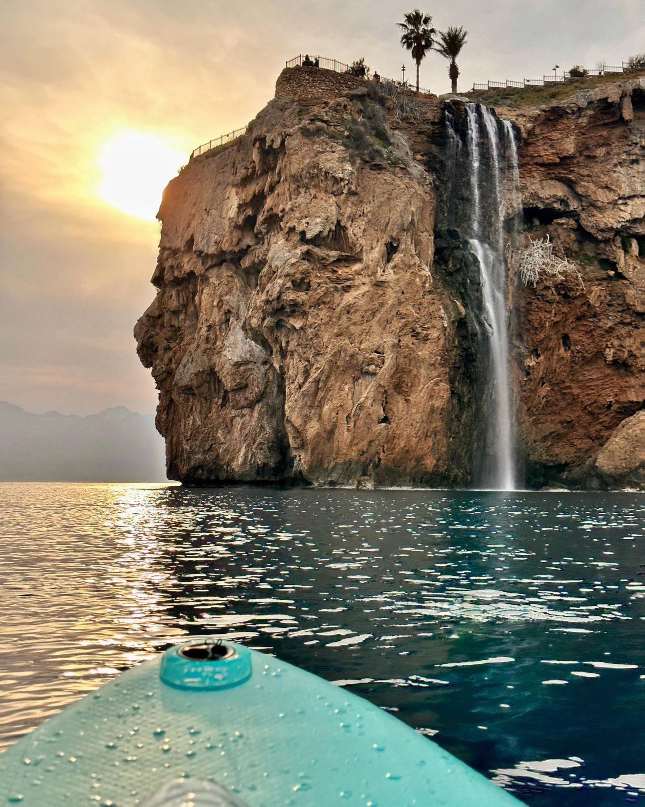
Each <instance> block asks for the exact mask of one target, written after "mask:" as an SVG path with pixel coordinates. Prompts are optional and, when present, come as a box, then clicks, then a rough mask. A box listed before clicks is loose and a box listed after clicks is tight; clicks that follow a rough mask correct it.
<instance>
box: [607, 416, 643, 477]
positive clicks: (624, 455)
mask: <svg viewBox="0 0 645 807" xmlns="http://www.w3.org/2000/svg"><path fill="white" fill-rule="evenodd" d="M596 469H597V471H598V473H599V474H600V475H601V476H602V477H603V478H604V479H605V480H606V481H607V483H608V484H610V485H612V486H617V487H628V486H633V487H640V488H642V487H643V486H644V484H645V412H638V414H636V415H632V417H630V418H625V420H623V422H622V423H621V424H620V426H618V427H617V428H616V430H615V431H614V432H613V434H612V435H611V437H610V438H609V440H607V442H606V443H605V445H604V446H603V447H602V448H601V449H600V451H599V452H598V456H597V457H596Z"/></svg>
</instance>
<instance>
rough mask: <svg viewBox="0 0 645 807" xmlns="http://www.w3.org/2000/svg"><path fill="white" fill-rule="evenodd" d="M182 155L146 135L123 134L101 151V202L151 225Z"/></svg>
mask: <svg viewBox="0 0 645 807" xmlns="http://www.w3.org/2000/svg"><path fill="white" fill-rule="evenodd" d="M184 162H185V155H184V154H183V153H182V152H181V151H179V150H177V149H175V148H173V147H172V145H170V144H169V143H167V142H165V141H164V140H162V139H161V138H160V137H157V136H155V135H152V134H148V133H146V132H134V131H123V132H118V133H117V134H115V135H114V136H113V137H111V138H110V139H109V140H108V141H107V142H106V143H105V144H104V145H103V147H102V148H101V151H100V153H99V155H98V164H99V167H100V169H101V182H100V185H99V188H98V192H99V195H100V197H101V199H103V200H104V201H106V202H107V203H108V204H111V205H113V206H114V207H116V208H117V209H118V210H121V211H122V212H123V213H128V214H130V215H131V216H137V217H139V218H142V219H148V220H149V221H153V220H154V219H155V216H156V213H157V208H158V207H159V200H160V199H161V194H162V192H163V189H164V187H165V186H166V184H167V183H168V180H169V179H171V178H172V177H173V176H174V175H175V173H176V172H177V169H178V168H180V167H181V165H182V164H183V163H184Z"/></svg>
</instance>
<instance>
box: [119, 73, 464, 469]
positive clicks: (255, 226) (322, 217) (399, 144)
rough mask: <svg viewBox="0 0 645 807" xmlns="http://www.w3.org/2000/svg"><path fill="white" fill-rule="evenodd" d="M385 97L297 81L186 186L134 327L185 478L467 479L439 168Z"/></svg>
mask: <svg viewBox="0 0 645 807" xmlns="http://www.w3.org/2000/svg"><path fill="white" fill-rule="evenodd" d="M356 96H357V97H356ZM381 115H382V112H381V111H380V107H379V106H378V104H375V103H374V102H373V101H371V100H370V99H369V98H367V97H366V93H365V92H363V93H352V91H351V89H350V91H349V92H347V93H346V94H344V95H342V94H341V95H340V97H333V98H331V99H327V100H319V101H317V102H316V103H315V104H314V105H313V106H312V105H311V104H310V105H309V106H308V107H307V105H306V104H303V103H302V102H301V101H299V100H297V99H292V98H278V99H276V100H274V101H272V102H271V103H270V104H269V105H268V107H267V108H266V109H265V110H264V111H263V112H262V113H261V114H260V115H259V116H258V117H257V119H256V120H255V121H254V122H253V124H252V126H251V127H250V131H249V132H248V133H247V134H246V135H245V136H244V137H242V138H241V139H240V140H238V141H237V142H236V143H235V144H234V145H232V146H230V147H228V148H225V149H222V150H220V151H215V152H210V153H208V154H207V155H205V156H204V157H200V158H197V159H194V160H192V161H191V162H190V163H189V165H188V166H187V167H186V168H185V169H184V170H183V171H182V172H181V174H180V175H179V176H178V177H177V178H176V179H174V180H173V181H172V182H171V183H170V185H169V186H168V188H167V190H166V192H165V195H164V199H163V203H162V206H161V210H160V213H159V215H160V218H161V220H162V222H163V230H162V238H161V246H160V252H159V261H158V266H157V270H156V272H155V276H154V278H153V280H154V282H155V284H156V285H157V286H158V288H159V291H158V294H157V297H156V299H155V301H154V302H153V304H152V305H151V306H150V308H149V309H148V311H147V312H146V313H145V314H144V315H143V317H142V318H141V320H140V321H139V323H138V324H137V326H136V331H135V333H136V338H137V340H138V343H139V348H138V349H139V355H140V357H141V359H142V361H143V363H144V364H145V365H146V366H149V367H152V371H153V375H154V377H155V380H156V382H157V385H158V387H159V391H160V402H159V409H158V414H157V424H158V428H159V430H160V431H161V433H162V434H164V435H165V437H166V440H167V452H168V470H169V475H170V477H171V478H175V479H181V480H183V481H186V482H193V483H199V482H206V481H224V480H235V481H243V480H284V479H294V480H306V481H309V482H313V483H327V484H357V483H364V484H374V483H376V484H384V483H389V482H393V483H394V482H426V483H434V484H437V483H438V482H440V481H442V480H445V479H452V480H454V481H457V480H458V479H459V469H452V468H451V464H450V461H449V460H450V446H449V444H450V440H451V431H450V429H451V426H452V419H451V387H450V379H449V372H450V361H449V357H448V356H449V352H450V345H449V339H450V322H449V320H450V317H451V314H450V313H446V308H450V300H449V297H448V295H447V294H446V292H445V291H444V289H443V287H442V286H441V284H440V283H438V282H437V279H436V278H435V277H434V276H433V273H432V262H433V254H434V237H433V232H434V212H435V211H434V196H433V193H432V187H431V180H430V177H429V176H428V174H427V173H426V172H425V171H424V170H423V169H422V168H421V167H420V166H419V165H418V164H417V163H415V162H414V161H413V160H412V159H411V157H410V155H409V153H408V150H407V146H406V144H405V142H404V141H403V140H402V138H400V137H399V138H396V137H395V136H394V134H393V133H392V132H391V131H390V130H389V129H388V128H387V125H386V123H385V119H384V118H383V119H381ZM372 118H373V120H372ZM357 121H363V123H356V122H357ZM348 127H350V131H348ZM379 138H380V146H379ZM374 144H376V145H377V146H378V148H376V147H375V146H374ZM462 472H463V469H462Z"/></svg>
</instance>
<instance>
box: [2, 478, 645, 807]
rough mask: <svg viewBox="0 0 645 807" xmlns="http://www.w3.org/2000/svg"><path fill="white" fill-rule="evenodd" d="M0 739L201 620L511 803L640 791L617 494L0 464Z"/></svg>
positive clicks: (629, 536) (623, 527)
mask: <svg viewBox="0 0 645 807" xmlns="http://www.w3.org/2000/svg"><path fill="white" fill-rule="evenodd" d="M0 496H1V500H0V501H1V508H0V535H1V536H2V543H1V544H0V580H1V582H2V588H1V589H0V672H1V675H2V678H1V685H0V745H1V746H6V745H7V744H9V743H11V742H12V741H13V740H15V739H16V738H18V737H19V736H21V735H22V734H24V733H25V732H27V731H29V730H30V729H31V728H33V727H34V726H36V725H37V724H38V723H40V722H41V721H42V720H43V719H44V718H46V717H48V716H49V715H52V714H54V713H55V712H57V711H59V710H60V709H61V708H62V707H63V706H65V705H66V704H67V703H70V702H71V701H73V700H75V699H76V698H78V697H79V696H81V695H83V694H84V693H86V692H88V691H90V690H92V689H95V688H96V687H98V686H100V685H101V684H102V683H104V682H105V681H106V680H107V679H109V678H111V677H112V676H114V675H116V674H117V673H118V672H119V671H120V670H123V669H126V668H127V667H130V666H131V665H133V664H135V663H136V662H138V661H141V660H143V659H145V658H147V657H148V656H149V655H150V654H151V653H153V652H155V650H156V649H157V648H159V647H161V646H163V645H164V644H165V643H167V642H168V641H172V640H174V639H175V638H177V637H179V636H182V635H185V634H200V633H222V634H225V635H226V636H228V637H229V638H231V639H235V640H238V641H242V642H245V643H247V644H249V645H251V646H253V647H255V648H257V649H260V650H266V651H269V652H272V653H276V654H278V655H279V656H280V657H281V658H283V659H284V660H286V661H290V662H292V663H294V664H297V665H299V666H301V667H304V668H306V669H308V670H310V671H311V672H314V673H317V674H318V675H321V676H323V677H324V678H327V679H328V680H330V681H335V682H336V683H338V684H339V685H340V686H345V687H347V688H349V689H351V690H352V691H354V692H356V693H357V694H359V695H362V696H364V697H366V698H368V699H369V700H371V701H373V702H374V703H377V704H379V705H380V706H382V707H383V708H385V709H388V710H390V711H392V712H395V713H396V714H397V715H398V716H399V717H400V718H401V719H403V720H405V721H406V722H407V723H409V724H410V725H412V726H414V727H415V728H416V729H418V730H419V731H421V732H423V733H424V734H426V735H428V736H432V737H433V738H434V740H435V741H436V742H438V743H440V744H441V745H442V746H444V747H445V748H447V749H448V750H449V751H451V752H452V753H453V754H456V755H457V756H458V757H460V758H461V759H463V760H465V761H466V762H467V763H469V764H470V765H472V766H474V767H475V768H477V769H479V770H480V771H482V772H483V773H485V774H486V775H487V776H489V777H490V778H492V779H494V780H495V781H496V782H498V783H499V784H501V785H503V786H504V787H506V788H508V789H509V790H512V791H513V792H514V793H516V794H517V795H518V796H519V797H520V798H522V799H524V800H525V801H526V802H527V803H528V804H530V805H561V806H563V805H575V806H576V807H577V805H618V804H630V803H632V804H633V803H636V802H637V801H639V799H645V738H644V734H643V722H644V721H643V714H644V710H643V706H644V699H643V687H644V685H645V649H644V646H643V619H644V617H645V612H644V609H643V603H644V598H645V565H644V564H643V560H644V557H643V551H642V538H643V532H642V524H643V513H644V511H645V499H644V498H643V497H642V496H640V495H638V494H599V493H594V494H580V495H578V494H562V495H560V494H544V495H541V494H521V493H513V494H492V493H446V492H428V491H379V492H364V491H360V492H356V491H316V490H267V489H254V488H234V489H232V488H227V489H221V490H198V491H191V490H183V489H180V488H177V487H169V486H152V485H64V484H2V485H0Z"/></svg>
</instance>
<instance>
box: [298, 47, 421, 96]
mask: <svg viewBox="0 0 645 807" xmlns="http://www.w3.org/2000/svg"><path fill="white" fill-rule="evenodd" d="M307 55H308V54H305V56H303V55H302V53H299V54H298V55H297V56H294V57H293V59H288V60H287V62H286V64H285V66H286V67H312V68H316V67H319V68H321V69H323V70H333V71H334V72H335V73H352V65H349V64H346V63H345V62H339V61H338V59H329V58H328V57H326V56H318V55H313V56H312V55H309V61H310V62H311V64H307V65H305V64H304V61H305V57H306V56H307ZM366 69H367V73H366V74H365V75H364V76H356V78H363V79H365V80H366V81H369V80H370V75H369V74H370V69H369V68H368V67H367V66H366ZM376 72H377V71H373V72H372V77H371V78H372V80H373V78H374V75H375V74H376ZM353 75H355V74H353ZM378 75H379V80H380V81H384V82H387V83H389V84H394V85H396V86H397V87H400V88H401V89H404V90H409V91H410V92H416V85H414V84H411V83H410V82H409V81H397V80H396V79H393V78H387V77H386V76H382V75H380V74H378ZM419 92H420V93H422V94H423V95H434V94H435V93H433V92H432V90H428V89H426V88H425V87H419Z"/></svg>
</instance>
